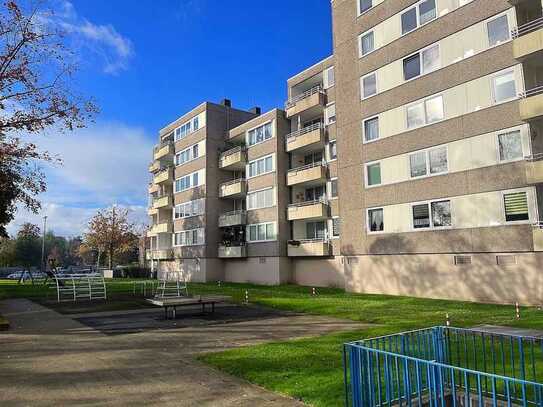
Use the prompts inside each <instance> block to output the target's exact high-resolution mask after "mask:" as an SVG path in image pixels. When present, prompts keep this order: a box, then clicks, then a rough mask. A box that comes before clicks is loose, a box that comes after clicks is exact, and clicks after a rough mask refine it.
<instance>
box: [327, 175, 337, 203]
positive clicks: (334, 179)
mask: <svg viewBox="0 0 543 407" xmlns="http://www.w3.org/2000/svg"><path fill="white" fill-rule="evenodd" d="M334 181H335V182H336V183H338V177H332V178H330V179H329V180H328V181H327V182H326V195H325V196H326V197H327V198H328V200H329V201H333V200H335V199H338V198H339V190H338V185H337V184H336V192H337V195H336V196H333V195H332V182H334Z"/></svg>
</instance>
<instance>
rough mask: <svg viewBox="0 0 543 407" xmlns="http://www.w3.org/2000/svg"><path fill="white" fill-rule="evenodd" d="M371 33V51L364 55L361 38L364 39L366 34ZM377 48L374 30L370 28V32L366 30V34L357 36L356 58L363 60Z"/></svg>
mask: <svg viewBox="0 0 543 407" xmlns="http://www.w3.org/2000/svg"><path fill="white" fill-rule="evenodd" d="M372 33H373V49H372V50H371V51H369V52H367V53H365V54H364V51H363V49H362V38H364V37H365V36H366V35H368V34H372ZM375 50H377V48H376V47H375V30H374V29H373V28H372V29H371V30H368V31H366V32H363V33H362V34H360V35H359V36H358V58H364V57H367V56H368V55H369V54H371V53H373V52H375Z"/></svg>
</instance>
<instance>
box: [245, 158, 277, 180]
mask: <svg viewBox="0 0 543 407" xmlns="http://www.w3.org/2000/svg"><path fill="white" fill-rule="evenodd" d="M273 165H274V164H273V155H269V156H267V157H262V158H259V159H257V160H254V161H250V162H249V164H247V167H248V170H247V173H248V174H249V178H251V177H256V176H258V175H262V174H267V173H268V172H272V171H273V170H274V167H273Z"/></svg>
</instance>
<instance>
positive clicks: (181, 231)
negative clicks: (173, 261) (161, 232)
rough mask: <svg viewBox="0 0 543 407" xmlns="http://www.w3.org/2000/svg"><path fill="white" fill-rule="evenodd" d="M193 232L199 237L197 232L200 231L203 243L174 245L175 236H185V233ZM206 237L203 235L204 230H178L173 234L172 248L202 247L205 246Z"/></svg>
mask: <svg viewBox="0 0 543 407" xmlns="http://www.w3.org/2000/svg"><path fill="white" fill-rule="evenodd" d="M194 231H196V236H198V235H199V233H200V232H199V231H202V236H203V242H201V243H200V242H197V243H192V244H176V243H175V240H176V236H177V235H178V234H182V233H184V234H187V233H194ZM185 241H186V238H185ZM205 242H206V235H205V228H195V229H187V230H178V231H177V232H175V233H174V234H173V242H172V243H173V247H191V246H203V245H205V244H206V243H205Z"/></svg>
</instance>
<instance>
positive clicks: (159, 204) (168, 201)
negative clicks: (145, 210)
mask: <svg viewBox="0 0 543 407" xmlns="http://www.w3.org/2000/svg"><path fill="white" fill-rule="evenodd" d="M172 206H173V199H172V197H171V196H169V195H165V196H162V197H160V198H156V199H155V200H154V201H153V208H155V209H162V208H171V207H172Z"/></svg>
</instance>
